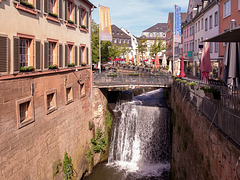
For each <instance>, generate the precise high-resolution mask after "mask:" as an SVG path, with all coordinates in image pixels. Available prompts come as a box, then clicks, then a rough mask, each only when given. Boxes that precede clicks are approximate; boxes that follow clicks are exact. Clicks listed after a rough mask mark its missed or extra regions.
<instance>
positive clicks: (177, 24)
mask: <svg viewBox="0 0 240 180" xmlns="http://www.w3.org/2000/svg"><path fill="white" fill-rule="evenodd" d="M174 9H175V10H174V39H175V42H178V43H181V7H179V6H177V5H174Z"/></svg>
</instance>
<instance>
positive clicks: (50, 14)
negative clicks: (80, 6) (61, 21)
mask: <svg viewBox="0 0 240 180" xmlns="http://www.w3.org/2000/svg"><path fill="white" fill-rule="evenodd" d="M48 15H49V16H51V17H54V18H58V15H57V14H55V13H53V12H51V11H49V12H48Z"/></svg>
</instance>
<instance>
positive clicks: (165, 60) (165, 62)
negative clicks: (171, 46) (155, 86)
mask: <svg viewBox="0 0 240 180" xmlns="http://www.w3.org/2000/svg"><path fill="white" fill-rule="evenodd" d="M162 66H163V67H164V68H165V67H166V66H167V58H166V55H165V54H164V55H163V59H162Z"/></svg>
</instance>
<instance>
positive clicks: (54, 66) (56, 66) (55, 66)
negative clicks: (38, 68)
mask: <svg viewBox="0 0 240 180" xmlns="http://www.w3.org/2000/svg"><path fill="white" fill-rule="evenodd" d="M48 69H58V65H56V64H53V65H49V67H48Z"/></svg>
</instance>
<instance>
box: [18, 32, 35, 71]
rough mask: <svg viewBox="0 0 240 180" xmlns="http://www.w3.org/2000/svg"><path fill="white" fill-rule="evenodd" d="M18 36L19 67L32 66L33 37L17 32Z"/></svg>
mask: <svg viewBox="0 0 240 180" xmlns="http://www.w3.org/2000/svg"><path fill="white" fill-rule="evenodd" d="M18 37H19V64H20V67H24V66H34V60H33V59H34V56H33V55H34V53H33V52H34V46H33V45H34V43H33V41H34V37H33V36H29V35H23V34H18Z"/></svg>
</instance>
